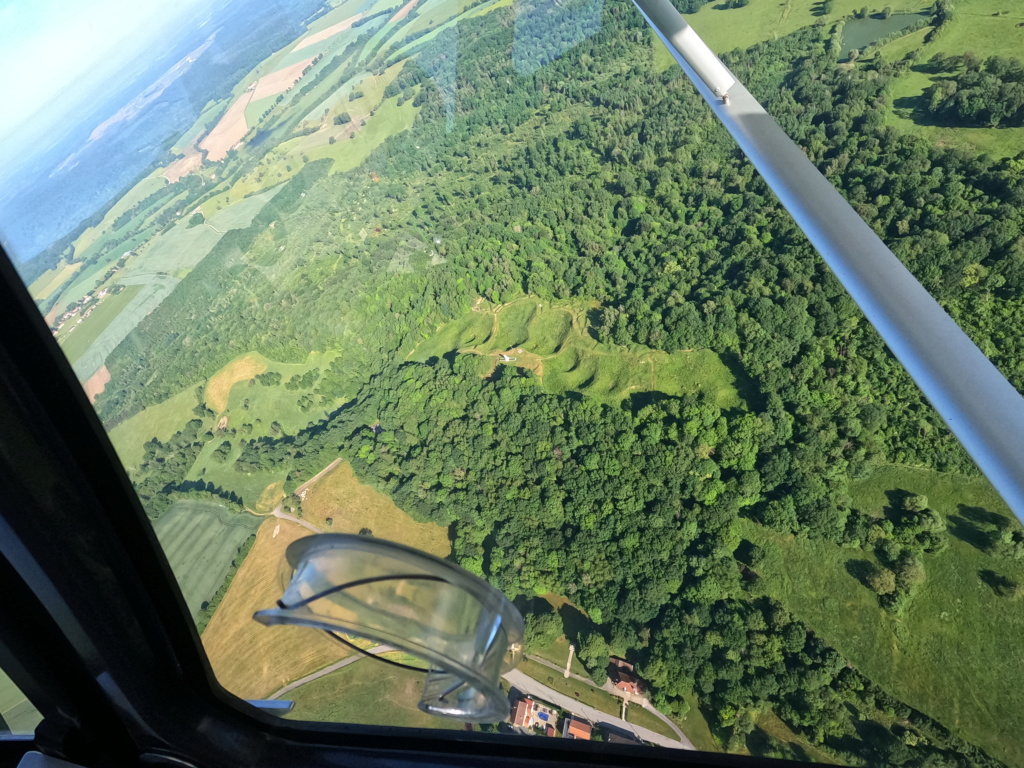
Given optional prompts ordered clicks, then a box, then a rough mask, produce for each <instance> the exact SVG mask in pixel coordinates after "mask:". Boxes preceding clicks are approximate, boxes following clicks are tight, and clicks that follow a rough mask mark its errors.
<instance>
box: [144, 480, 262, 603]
mask: <svg viewBox="0 0 1024 768" xmlns="http://www.w3.org/2000/svg"><path fill="white" fill-rule="evenodd" d="M259 522H260V521H259V519H258V518H256V517H253V516H252V515H248V514H240V513H237V512H234V513H233V512H230V511H229V510H228V509H227V507H225V506H224V505H222V504H217V503H215V502H207V501H196V500H192V499H188V500H181V501H176V502H175V503H174V505H173V506H172V507H171V508H170V509H169V510H168V511H167V512H166V513H165V514H163V515H161V516H160V518H159V519H158V520H157V521H156V522H155V523H154V524H153V529H154V530H155V531H156V535H157V538H158V539H159V540H160V546H161V547H163V550H164V554H165V555H166V556H167V560H168V561H169V562H170V564H171V570H173V571H174V576H175V578H176V579H177V580H178V586H179V587H180V588H181V592H182V594H183V595H184V596H185V603H186V605H188V609H189V611H191V613H192V615H193V616H195V615H196V614H198V613H199V611H200V610H201V609H202V607H203V604H204V603H206V602H207V601H208V600H209V599H210V598H211V597H213V595H214V594H215V593H216V592H217V590H218V589H220V585H221V584H223V583H224V577H225V576H227V573H228V570H229V569H230V568H231V561H232V560H233V559H234V558H235V555H236V554H238V550H239V547H241V546H242V544H243V543H244V542H245V540H246V539H247V538H249V536H250V535H252V534H253V533H255V531H256V528H257V527H258V526H259Z"/></svg>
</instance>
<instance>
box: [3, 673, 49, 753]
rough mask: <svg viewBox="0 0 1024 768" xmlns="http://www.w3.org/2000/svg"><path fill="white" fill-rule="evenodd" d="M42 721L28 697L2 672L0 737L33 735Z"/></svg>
mask: <svg viewBox="0 0 1024 768" xmlns="http://www.w3.org/2000/svg"><path fill="white" fill-rule="evenodd" d="M42 719H43V716H42V715H40V714H39V710H37V709H36V708H35V707H34V706H33V705H32V702H31V701H29V700H28V697H27V696H25V694H23V693H22V692H21V690H20V689H19V688H18V686H16V685H15V684H14V681H12V680H11V678H9V677H8V676H7V675H6V674H4V672H3V670H0V737H2V736H3V734H5V733H9V734H14V735H28V734H32V733H34V732H35V730H36V726H37V725H39V722H40V721H41V720H42Z"/></svg>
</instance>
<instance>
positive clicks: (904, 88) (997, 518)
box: [0, 0, 1024, 768]
mask: <svg viewBox="0 0 1024 768" xmlns="http://www.w3.org/2000/svg"><path fill="white" fill-rule="evenodd" d="M674 2H675V4H676V5H677V7H678V8H679V9H680V10H681V11H682V12H683V13H684V14H685V15H686V18H687V19H688V20H689V21H690V22H691V23H692V24H693V26H694V28H695V29H696V30H697V32H698V33H699V34H701V35H702V37H703V38H704V39H705V40H706V41H707V42H708V44H709V45H710V46H711V47H712V49H714V50H715V51H716V52H717V53H718V54H719V55H721V56H722V57H723V60H724V61H725V63H726V64H727V65H728V66H729V67H730V68H731V69H732V70H733V72H735V73H736V75H737V77H738V78H739V79H740V80H741V81H742V82H744V83H745V84H746V85H747V87H748V88H749V89H750V90H751V92H752V93H753V94H754V95H755V96H756V97H757V98H758V99H759V100H761V101H762V103H764V105H765V106H766V108H767V109H768V111H769V112H770V113H771V114H772V115H773V116H774V117H775V118H776V120H777V121H778V122H779V124H780V125H781V126H782V127H783V128H784V129H785V130H786V132H787V133H788V134H789V135H790V136H791V137H792V138H793V139H794V140H795V141H796V142H797V143H798V144H799V145H800V146H801V147H802V148H803V149H804V150H805V152H806V153H807V155H808V157H810V159H811V160H812V161H813V162H814V163H815V164H816V165H817V166H818V167H819V168H820V170H821V171H822V172H823V173H824V174H825V175H826V177H827V178H828V179H829V180H830V181H832V182H833V183H834V184H835V185H836V186H837V188H838V189H839V190H840V191H841V192H842V193H843V194H844V195H845V196H846V198H847V199H848V200H849V201H850V202H851V204H852V205H853V207H854V208H855V209H856V210H857V212H858V213H859V214H860V215H861V216H862V217H863V218H864V219H865V220H866V221H867V222H868V223H869V224H870V225H871V226H872V227H873V228H874V229H875V231H876V232H877V233H878V234H879V235H880V236H881V237H882V239H883V240H884V241H885V242H886V243H887V244H888V245H889V246H890V248H892V250H893V252H894V253H895V254H896V255H897V256H898V257H899V258H900V259H901V260H902V261H903V262H904V263H905V264H906V265H907V267H908V268H909V269H910V270H911V271H912V272H913V273H914V275H915V276H916V277H917V278H918V279H919V280H920V281H921V282H922V283H923V284H924V286H925V287H926V288H927V289H928V290H929V291H930V292H931V293H932V294H933V295H934V296H935V297H936V298H937V299H938V300H939V301H940V303H941V304H942V305H943V307H944V308H945V309H946V310H947V311H948V312H949V313H950V314H951V315H952V316H953V318H954V319H956V320H957V322H958V323H960V325H961V326H962V327H963V328H964V330H965V331H966V332H967V333H968V335H969V336H970V337H971V338H972V339H973V340H974V341H975V342H976V343H977V344H978V345H979V346H980V347H981V349H982V350H983V351H984V352H985V354H986V355H988V356H989V357H990V358H991V359H992V361H993V362H994V363H995V364H996V365H997V367H998V368H999V369H1000V370H1001V371H1002V372H1003V374H1004V375H1006V377H1007V378H1008V379H1009V380H1010V382H1011V383H1012V384H1013V385H1014V386H1015V387H1017V389H1018V390H1021V389H1024V337H1022V336H1021V334H1020V333H1019V330H1018V329H1019V328H1020V326H1021V323H1022V321H1024V174H1022V171H1024V61H1022V60H1021V59H1022V58H1024V9H1022V8H1020V7H1018V6H1017V5H1016V4H1014V3H1012V2H1009V0H956V2H955V3H953V2H950V0H937V2H935V3H934V4H933V3H931V2H923V1H922V0H908V2H907V4H905V5H904V6H903V7H899V8H893V7H877V8H876V7H872V6H864V5H863V3H861V2H857V1H855V0H781V1H780V0H721V2H719V1H718V0H711V2H708V1H707V0H674ZM285 5H287V4H285ZM257 6H259V8H257ZM204 19H205V20H204V22H203V24H197V25H195V28H194V29H192V28H189V29H188V31H187V33H186V32H182V34H181V36H180V40H177V41H176V42H175V43H174V44H173V45H172V44H170V43H168V44H167V45H166V46H165V50H162V52H161V54H160V57H159V59H154V61H152V62H151V63H150V64H149V65H147V67H146V68H144V69H140V70H139V72H138V73H137V77H135V79H134V80H132V81H131V83H130V84H128V85H125V86H124V87H123V88H120V89H119V90H118V91H117V93H116V94H111V95H110V97H109V98H107V99H106V101H104V102H103V103H102V104H100V105H99V106H97V107H96V109H95V110H94V111H93V112H92V113H90V114H89V115H88V119H84V120H80V121H79V122H81V125H77V124H76V126H75V127H74V129H72V128H70V127H69V128H68V133H67V138H66V139H63V140H62V143H57V144H54V145H53V146H49V147H46V148H45V150H44V149H42V148H41V149H40V150H39V159H38V164H39V167H38V169H37V170H35V171H33V166H32V165H31V164H30V163H28V162H27V161H26V162H24V163H22V165H21V166H19V167H18V168H16V169H14V170H10V171H9V173H8V177H7V178H6V180H4V181H3V182H2V184H0V241H2V242H3V244H4V248H5V250H6V251H7V252H8V253H9V254H10V255H11V256H12V258H13V259H14V260H15V262H16V265H17V267H18V269H19V271H20V273H21V275H22V277H23V278H24V280H25V282H26V285H27V286H28V290H29V292H30V293H31V295H32V297H33V299H34V300H35V302H36V304H37V306H38V307H39V310H40V313H41V314H42V316H44V317H45V319H46V323H47V325H49V327H50V328H51V331H52V333H53V336H54V337H55V339H56V341H57V343H58V344H59V345H60V347H61V349H62V350H63V352H64V353H65V355H66V356H67V359H68V362H69V363H70V365H71V366H72V367H73V369H74V372H75V374H76V376H77V377H78V379H79V381H80V382H81V383H82V386H83V388H84V390H85V392H86V393H87V395H88V397H89V400H90V402H92V403H93V405H94V407H95V409H96V412H97V414H98V416H99V418H100V419H101V420H102V422H103V424H104V426H105V427H106V429H107V431H108V434H109V436H110V440H111V442H112V444H113V446H114V448H115V449H116V451H117V454H118V456H119V457H120V458H121V461H122V462H123V464H124V467H125V469H126V471H127V473H128V476H129V477H130V479H131V481H132V483H133V484H134V487H135V489H136V490H137V492H138V494H139V498H140V500H141V502H142V504H143V507H144V508H145V511H146V514H147V515H148V517H149V518H150V519H151V520H152V522H153V526H154V531H155V534H156V536H157V538H158V540H159V542H160V544H161V545H162V547H163V549H164V552H165V554H166V556H167V559H168V561H169V563H170V565H171V567H172V569H173V571H174V573H175V575H176V576H177V578H178V581H179V585H180V587H181V592H182V597H183V600H184V604H185V606H186V608H187V610H188V611H189V612H190V613H191V616H192V619H193V621H194V622H195V624H196V627H197V629H198V631H199V633H200V637H201V640H202V644H203V647H204V648H205V650H206V652H207V654H208V656H209V659H210V662H211V665H212V668H213V670H214V672H215V673H216V675H217V678H218V680H219V681H220V683H221V684H222V685H223V686H224V687H225V688H226V689H227V690H229V691H231V692H232V693H235V694H237V695H238V696H240V697H242V698H246V699H268V698H280V699H284V700H289V701H293V702H294V703H295V707H294V709H293V711H292V712H291V713H290V714H288V715H287V716H288V717H289V718H292V719H297V720H316V721H333V722H356V723H366V724H380V725H401V726H410V727H430V728H458V729H462V728H464V727H466V726H465V725H464V724H462V723H458V722H455V721H446V720H442V719H439V718H434V717H430V716H428V715H426V714H424V713H422V712H420V711H419V710H417V709H416V706H415V704H416V701H417V700H418V697H419V693H418V690H419V685H420V680H419V679H418V678H417V677H416V676H415V675H414V674H413V673H411V672H407V671H404V670H401V669H397V668H395V667H389V666H385V665H383V664H379V663H375V662H374V661H371V660H368V659H366V658H365V657H363V656H360V655H355V654H354V653H352V652H349V651H348V650H346V649H345V648H343V647H342V646H340V645H338V644H336V643H333V642H332V641H331V640H330V639H329V638H328V637H326V636H325V635H323V634H322V633H314V632H311V631H309V630H305V629H302V628H297V627H280V626H277V627H265V626H262V625H260V624H257V623H256V622H254V621H253V620H252V615H253V613H254V612H255V611H257V610H261V609H264V608H267V607H269V606H271V605H273V604H274V602H275V600H277V599H278V598H279V597H280V592H281V583H280V578H279V576H280V573H279V570H280V564H281V561H282V559H283V557H284V551H285V549H286V547H287V546H288V544H290V543H291V542H293V541H295V540H297V539H299V538H301V537H303V536H307V535H310V534H312V533H316V532H340V533H352V534H364V535H372V536H375V537H379V538H382V539H388V540H391V541H397V542H400V543H403V544H406V545H409V546H412V547H415V548H418V549H421V550H424V551H426V552H429V553H432V554H434V555H437V556H440V557H446V558H449V559H451V560H452V561H454V562H456V563H458V564H459V565H461V566H462V567H463V568H466V569H467V570H469V571H470V572H472V573H475V574H477V575H478V576H481V577H482V578H484V579H486V580H487V581H488V582H489V583H491V584H492V585H494V586H495V587H497V588H498V589H500V590H502V591H503V592H504V593H505V594H506V595H507V596H508V597H509V598H510V599H512V600H514V601H515V603H516V605H517V606H519V607H520V609H521V610H522V611H523V613H524V616H525V619H526V640H525V651H526V654H527V656H526V660H525V661H524V663H523V664H522V665H521V666H520V667H519V668H518V669H517V670H516V671H514V672H513V673H510V675H509V676H508V677H507V678H506V680H505V682H504V684H505V686H506V688H507V689H508V691H509V697H510V698H509V718H508V720H507V722H505V723H503V724H499V725H494V726H490V725H485V726H474V727H475V728H477V729H480V730H485V731H490V732H499V731H500V732H504V733H522V734H533V735H537V736H548V737H553V738H576V739H588V740H607V741H625V742H644V743H649V744H657V745H662V746H669V747H673V748H688V749H692V748H696V749H700V750H708V751H722V752H735V753H740V754H748V755H759V756H769V757H785V758H791V759H797V760H809V761H816V762H823V763H831V764H848V765H879V764H884V765H893V766H904V765H906V766H914V767H915V768H916V766H923V767H927V768H946V767H947V766H948V767H949V768H954V766H956V767H961V766H962V767H965V768H967V767H970V768H974V767H983V768H999V767H1000V766H1020V767H1021V768H1024V745H1022V744H1021V743H1020V739H1019V737H1018V727H1017V726H1018V724H1019V723H1020V722H1021V721H1022V720H1024V651H1021V649H1020V644H1019V642H1018V638H1019V637H1020V636H1021V634H1022V632H1024V611H1022V607H1021V606H1022V603H1021V600H1022V596H1024V529H1022V528H1021V525H1020V523H1018V522H1017V520H1016V518H1015V517H1014V516H1013V514H1012V513H1011V512H1010V510H1009V509H1008V508H1007V506H1006V505H1005V503H1004V502H1003V501H1002V500H1001V499H1000V497H999V496H998V495H997V494H996V492H995V491H994V490H993V489H992V487H991V486H990V485H989V483H988V482H987V481H986V480H985V479H984V478H983V477H982V476H981V474H980V473H979V472H978V470H977V469H976V468H975V467H974V465H973V464H972V462H971V460H970V458H969V457H968V456H967V454H966V453H965V452H964V450H963V449H962V448H961V447H960V446H959V444H958V443H957V442H956V440H955V438H954V437H953V436H952V435H951V434H950V433H949V431H948V430H947V428H946V427H945V426H944V424H943V423H942V421H941V420H940V418H939V417H938V415H937V414H936V413H935V412H934V411H933V410H932V409H931V407H930V406H929V405H928V404H927V402H926V401H925V400H924V399H923V397H922V395H921V394H920V392H919V391H918V390H917V389H916V387H915V386H914V384H913V382H912V381H911V379H910V378H909V376H908V375H907V374H906V373H905V372H904V371H903V369H902V368H901V367H900V365H899V363H898V362H897V361H896V360H895V359H894V358H893V356H892V355H891V354H890V353H889V351H888V350H887V348H886V347H885V345H884V344H883V343H882V341H881V339H880V338H879V337H878V335H877V333H876V332H875V331H874V330H873V329H872V327H871V326H870V325H869V324H868V323H867V321H866V320H865V319H864V317H863V315H862V314H861V312H860V310H859V309H858V308H857V306H856V305H855V304H854V303H853V301H852V300H851V299H850V298H849V297H848V296H847V295H846V293H845V292H844V291H843V289H842V287H841V286H840V285H839V283H838V282H837V281H836V279H835V278H834V277H833V276H832V275H831V273H830V272H829V271H828V268H827V267H826V266H825V265H824V263H823V262H822V261H821V259H820V258H819V257H818V256H817V254H816V253H815V252H814V251H813V249H812V248H811V246H810V245H809V243H808V242H807V240H806V238H805V237H804V235H803V234H802V233H801V231H800V230H799V229H798V228H797V226H796V225H795V223H794V222H793V221H792V219H791V218H790V217H789V216H788V215H787V213H786V212H785V210H784V209H783V208H782V207H781V205H780V204H779V202H778V200H777V199H776V198H775V197H774V196H773V194H772V193H771V192H770V191H769V190H768V188H767V186H766V185H765V184H764V182H763V181H762V180H761V179H760V177H759V176H758V175H757V174H756V172H755V171H754V170H753V168H752V167H751V166H750V164H749V163H748V162H747V161H746V160H745V158H744V157H743V155H742V153H741V152H740V150H739V149H738V148H737V147H736V145H735V144H734V143H733V142H732V140H731V139H730V137H729V136H728V134H727V133H726V132H725V131H724V129H722V128H721V126H719V125H718V123H717V122H716V121H715V119H714V116H713V115H712V114H711V112H710V111H709V110H708V109H707V107H706V105H705V104H704V103H703V102H702V101H701V100H700V98H699V97H698V95H697V94H696V92H695V90H694V89H693V87H692V85H691V84H690V83H689V81H688V80H686V78H685V77H684V75H683V74H682V72H681V71H680V70H679V69H678V67H677V66H676V64H675V63H674V61H673V60H672V58H671V56H670V55H669V54H668V52H667V51H666V50H665V48H664V47H663V45H662V44H661V43H660V42H659V41H658V39H657V38H656V37H655V36H654V35H653V33H652V32H651V31H650V30H649V29H648V28H647V27H646V25H645V23H644V21H643V19H642V17H641V16H640V14H639V13H638V12H637V11H636V9H635V8H634V7H633V6H632V5H631V4H628V3H618V4H617V3H612V2H603V1H602V0H407V2H398V1H397V0H304V2H302V3H296V4H294V6H293V7H292V8H291V9H288V10H282V8H280V7H278V6H277V5H276V4H268V5H267V7H263V5H262V4H260V3H257V2H255V0H239V1H238V2H228V0H224V1H223V2H220V3H217V4H215V6H212V10H210V11H209V15H208V17H204ZM247 23H248V24H249V26H248V27H247V26H246V24H247ZM147 121H148V122H147ZM121 156H124V157H126V158H128V159H127V160H125V163H127V165H125V164H123V163H117V162H112V160H111V158H113V159H114V160H116V159H117V158H119V157H121ZM104 163H108V164H110V165H111V166H112V169H111V170H110V171H109V174H110V175H109V177H106V176H103V174H105V173H107V171H106V170H105V168H106V166H105V165H104ZM94 177H95V178H97V179H102V182H100V181H97V183H96V185H95V187H94V188H91V187H90V183H89V180H90V179H91V178H94ZM62 180H63V181H62ZM22 188H24V190H25V191H24V194H23V195H15V194H14V193H13V191H12V190H16V189H22ZM55 189H60V190H62V191H61V193H60V194H59V195H58V194H55V193H54V192H53V190H55ZM96 190H101V192H102V193H98V192H97V191H96ZM51 198H52V199H53V202H52V206H51V207H52V211H50V209H48V208H47V207H46V203H45V202H43V203H41V202H40V201H46V200H49V199H51ZM30 210H35V212H36V217H37V218H39V219H44V220H45V219H47V216H50V221H52V224H50V225H49V226H44V225H43V224H41V223H39V222H33V223H31V224H29V223H24V224H23V223H20V222H21V219H22V218H23V217H25V216H27V215H28V213H27V212H28V211H30ZM15 221H17V222H19V223H17V224H16V225H15V224H14V223H9V222H15ZM364 645H366V646H367V650H368V651H369V652H370V653H374V652H376V653H381V654H384V655H386V656H387V657H389V658H395V659H400V658H401V654H398V653H397V652H391V651H388V650H387V649H386V648H369V647H368V644H366V643H364ZM541 715H543V716H541ZM0 717H2V718H3V722H5V723H6V724H7V725H8V726H9V727H11V728H12V730H17V729H19V728H21V729H26V728H27V729H29V730H31V728H32V727H34V724H35V722H36V721H37V720H38V716H37V715H34V713H33V712H32V711H31V707H30V706H26V702H25V700H24V697H21V696H19V695H18V694H17V692H16V691H13V690H12V689H11V686H10V685H9V683H8V682H7V681H6V679H2V680H0ZM33 717H35V718H36V720H33Z"/></svg>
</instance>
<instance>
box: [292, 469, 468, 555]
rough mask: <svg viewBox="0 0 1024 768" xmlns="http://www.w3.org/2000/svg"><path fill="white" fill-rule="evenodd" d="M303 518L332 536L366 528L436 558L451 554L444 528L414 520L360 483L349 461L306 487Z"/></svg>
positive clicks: (376, 492)
mask: <svg viewBox="0 0 1024 768" xmlns="http://www.w3.org/2000/svg"><path fill="white" fill-rule="evenodd" d="M302 517H303V519H304V520H307V521H309V522H310V523H312V524H313V525H315V526H317V527H318V528H320V529H321V530H324V531H329V532H331V533H359V532H360V531H361V530H362V529H364V528H369V529H370V530H371V531H372V532H373V535H374V536H375V537H377V538H379V539H387V540H388V541H397V542H398V543H400V544H405V545H406V546H410V547H414V548H416V549H420V550H423V551H424V552H429V553H431V554H433V555H437V556H438V557H447V556H448V554H449V553H450V552H451V544H450V543H449V541H448V530H447V529H446V528H444V527H442V526H440V525H436V524H434V523H418V522H416V521H415V520H413V519H412V518H411V517H410V516H409V515H408V514H407V513H406V512H404V511H402V510H401V509H399V508H398V507H397V506H395V503H394V502H393V501H392V500H391V499H390V498H389V497H388V496H385V495H384V494H383V493H381V492H380V491H378V490H376V489H375V488H371V487H370V486H368V485H366V484H364V483H362V482H360V481H359V478H357V477H356V476H355V475H354V474H353V473H352V467H351V466H350V465H349V463H348V462H342V463H341V464H339V465H338V467H337V468H335V469H334V470H332V471H331V472H330V473H329V474H328V475H326V476H325V477H323V478H321V479H320V480H318V481H317V482H316V483H314V484H313V485H312V486H311V487H310V488H309V490H308V491H307V492H306V498H305V499H304V500H303V502H302ZM327 518H331V520H332V524H330V525H329V524H328V523H327Z"/></svg>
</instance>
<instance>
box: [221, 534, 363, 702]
mask: <svg viewBox="0 0 1024 768" xmlns="http://www.w3.org/2000/svg"><path fill="white" fill-rule="evenodd" d="M308 535H309V531H308V530H306V529H305V528H303V527H302V526H301V525H298V524H297V523H292V522H289V521H287V520H278V519H277V518H273V517H272V518H269V519H267V520H265V521H264V522H263V524H262V525H260V528H259V531H258V532H257V533H256V543H255V544H254V545H253V548H252V551H251V552H250V553H249V556H248V557H247V558H246V559H245V562H243V563H242V566H241V567H240V568H239V569H238V573H237V574H236V575H235V578H234V580H232V582H231V586H230V587H229V588H228V591H227V594H226V595H225V596H224V599H223V601H222V602H221V604H220V607H219V608H218V609H217V611H216V612H215V613H214V614H213V618H212V619H211V620H210V624H209V626H208V627H207V629H206V631H205V632H204V633H203V635H202V638H203V646H204V647H205V648H206V653H207V655H208V656H209V657H210V663H211V665H212V666H213V671H214V672H215V673H216V675H217V679H218V680H219V681H220V683H221V685H223V686H224V687H225V688H227V689H228V690H229V691H231V692H232V693H234V694H235V695H237V696H240V697H242V698H247V699H252V698H262V697H265V696H268V695H270V694H271V693H273V692H274V691H276V690H278V689H279V688H281V687H282V686H284V685H286V684H288V683H290V682H292V681H293V680H297V679H298V678H300V677H303V676H305V675H308V674H310V673H312V672H315V671H316V670H318V669H322V668H323V667H326V666H327V665H328V664H331V663H332V662H335V661H337V660H338V659H340V658H343V657H344V656H346V655H347V651H346V650H345V648H344V647H342V646H341V645H339V644H338V643H336V642H333V641H332V640H330V639H329V638H328V637H327V636H326V635H325V634H324V633H323V632H317V631H314V630H311V629H305V628H302V627H285V626H275V627H267V626H264V625H262V624H259V623H257V622H256V621H254V620H253V618H252V615H253V613H255V612H256V611H258V610H262V609H264V608H270V607H272V606H273V605H274V601H276V600H277V599H278V598H279V597H281V591H282V585H281V582H280V575H279V572H278V571H279V568H280V565H281V563H282V562H283V561H284V551H285V549H286V548H287V546H288V545H289V544H290V543H291V542H293V541H295V540H296V539H299V538H302V537H304V536H308ZM300 690H301V689H300Z"/></svg>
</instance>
